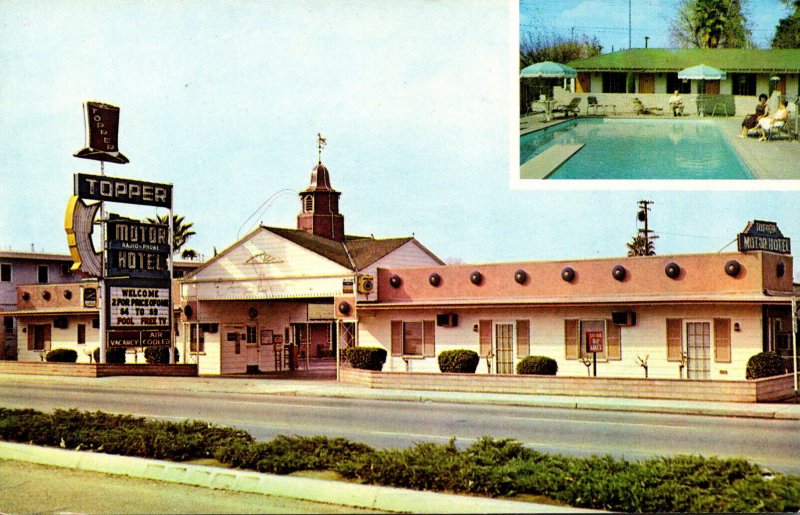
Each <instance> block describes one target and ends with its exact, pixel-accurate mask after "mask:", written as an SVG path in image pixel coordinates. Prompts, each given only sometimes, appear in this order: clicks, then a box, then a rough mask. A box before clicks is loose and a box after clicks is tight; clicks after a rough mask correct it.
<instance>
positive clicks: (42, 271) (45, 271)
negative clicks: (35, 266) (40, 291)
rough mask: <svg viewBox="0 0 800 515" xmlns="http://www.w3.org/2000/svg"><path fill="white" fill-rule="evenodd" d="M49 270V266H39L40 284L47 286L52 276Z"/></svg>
mask: <svg viewBox="0 0 800 515" xmlns="http://www.w3.org/2000/svg"><path fill="white" fill-rule="evenodd" d="M49 270H50V269H49V268H48V266H47V265H39V275H38V278H39V284H47V282H48V279H49V275H50V273H49Z"/></svg>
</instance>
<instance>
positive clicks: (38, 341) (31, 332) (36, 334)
mask: <svg viewBox="0 0 800 515" xmlns="http://www.w3.org/2000/svg"><path fill="white" fill-rule="evenodd" d="M48 347H50V324H32V325H29V326H28V350H47V348H48Z"/></svg>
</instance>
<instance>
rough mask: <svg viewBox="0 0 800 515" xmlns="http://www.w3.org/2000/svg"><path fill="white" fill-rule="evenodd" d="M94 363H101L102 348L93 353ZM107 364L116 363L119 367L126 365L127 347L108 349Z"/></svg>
mask: <svg viewBox="0 0 800 515" xmlns="http://www.w3.org/2000/svg"><path fill="white" fill-rule="evenodd" d="M92 356H94V362H95V363H100V348H99V347H98V348H96V349H95V350H94V352H93V353H92ZM106 363H115V364H117V365H124V364H125V347H109V348H107V349H106Z"/></svg>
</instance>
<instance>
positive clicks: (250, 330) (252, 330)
mask: <svg viewBox="0 0 800 515" xmlns="http://www.w3.org/2000/svg"><path fill="white" fill-rule="evenodd" d="M246 329H247V336H246V337H247V340H246V341H247V343H258V327H256V326H254V325H248V326H247V328H246Z"/></svg>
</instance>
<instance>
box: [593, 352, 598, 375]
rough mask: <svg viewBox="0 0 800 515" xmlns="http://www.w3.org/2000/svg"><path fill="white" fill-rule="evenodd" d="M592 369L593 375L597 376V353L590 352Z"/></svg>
mask: <svg viewBox="0 0 800 515" xmlns="http://www.w3.org/2000/svg"><path fill="white" fill-rule="evenodd" d="M592 371H593V373H594V376H595V377H597V353H596V352H592Z"/></svg>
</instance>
